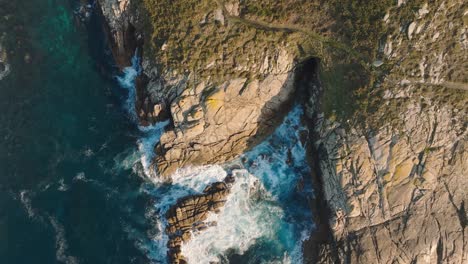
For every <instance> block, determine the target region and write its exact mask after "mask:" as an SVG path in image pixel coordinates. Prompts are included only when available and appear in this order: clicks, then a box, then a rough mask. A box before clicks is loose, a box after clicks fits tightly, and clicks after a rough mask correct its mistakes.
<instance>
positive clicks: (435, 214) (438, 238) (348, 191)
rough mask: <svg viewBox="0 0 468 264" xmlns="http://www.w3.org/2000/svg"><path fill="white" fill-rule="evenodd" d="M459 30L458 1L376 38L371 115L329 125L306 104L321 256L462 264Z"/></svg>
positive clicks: (463, 104) (437, 5)
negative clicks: (325, 234)
mask: <svg viewBox="0 0 468 264" xmlns="http://www.w3.org/2000/svg"><path fill="white" fill-rule="evenodd" d="M403 5H405V3H403V2H401V3H400V6H397V7H395V9H391V10H389V11H388V13H387V14H386V16H385V17H384V19H383V23H384V24H386V25H387V26H388V28H391V25H392V23H395V22H396V21H397V22H396V24H397V25H400V24H399V22H400V21H398V15H399V11H400V10H401V8H403V7H402V6H403ZM466 26H467V25H466V3H465V4H464V3H463V1H436V2H434V3H430V4H428V3H425V4H421V5H420V6H419V8H418V9H417V10H416V12H415V16H414V20H413V21H409V22H408V23H407V27H406V28H399V29H398V30H395V31H393V32H392V31H390V30H389V34H388V36H387V37H386V40H385V42H384V43H382V50H381V51H382V53H381V55H380V56H381V59H382V63H385V64H386V65H383V66H382V67H387V69H386V73H385V75H384V77H383V78H382V79H381V80H380V81H379V82H378V84H377V85H376V87H375V88H374V90H373V91H372V92H371V93H372V94H371V96H372V97H377V98H372V99H371V100H373V101H375V102H374V103H375V104H376V105H374V106H373V107H372V110H371V111H368V112H367V113H366V114H365V115H362V113H360V118H359V119H348V120H346V121H345V122H336V121H335V120H330V119H329V118H326V116H325V115H324V114H323V113H320V111H318V112H317V111H315V112H314V110H312V112H314V113H313V114H312V115H313V118H314V123H313V129H314V130H315V133H316V135H315V137H316V141H315V146H316V150H317V151H318V155H319V167H320V171H321V177H322V180H323V194H324V196H325V197H324V198H325V199H326V200H327V202H328V205H329V207H330V209H331V212H332V213H331V214H332V215H331V225H332V231H333V235H334V242H335V243H336V244H333V243H332V244H328V245H327V246H325V247H324V248H322V251H321V253H322V255H321V257H322V258H321V259H320V262H323V263H333V262H336V261H338V262H340V263H465V262H467V261H468V250H467V249H468V241H467V238H468V230H467V228H466V225H467V212H466V209H465V208H466V207H465V206H466V203H467V202H468V193H467V186H468V177H466V170H467V169H468V162H467V160H468V157H467V146H466V139H467V130H466V127H467V118H466V117H467V105H468V93H467V91H466V89H467V84H466V83H467V79H466V73H465V72H466V61H467V60H466V59H467V58H466V56H467V55H466V54H467V48H468V46H467V41H466ZM312 103H316V102H312ZM370 104H372V103H370ZM358 116H359V115H358Z"/></svg>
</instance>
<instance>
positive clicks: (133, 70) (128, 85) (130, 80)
mask: <svg viewBox="0 0 468 264" xmlns="http://www.w3.org/2000/svg"><path fill="white" fill-rule="evenodd" d="M137 53H138V52H135V55H134V56H133V58H132V66H130V67H126V68H124V69H123V75H122V76H117V81H118V82H119V84H120V87H122V88H124V89H126V90H127V92H128V97H127V99H126V100H125V109H126V110H127V112H128V114H129V115H130V117H131V118H132V120H133V121H137V120H138V118H137V113H136V112H135V101H136V91H135V80H136V78H137V77H138V75H139V74H140V73H141V67H140V59H139V58H138V55H137Z"/></svg>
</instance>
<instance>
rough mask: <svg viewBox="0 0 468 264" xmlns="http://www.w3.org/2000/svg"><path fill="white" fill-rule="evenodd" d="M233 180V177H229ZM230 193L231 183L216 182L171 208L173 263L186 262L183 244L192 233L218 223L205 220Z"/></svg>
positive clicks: (169, 227) (216, 211) (170, 258)
mask: <svg viewBox="0 0 468 264" xmlns="http://www.w3.org/2000/svg"><path fill="white" fill-rule="evenodd" d="M229 181H230V182H232V181H233V180H232V179H229ZM228 194H229V184H227V183H226V182H215V183H213V184H211V185H209V186H207V187H206V188H205V190H204V191H203V193H202V194H199V195H193V196H189V197H185V198H183V199H180V200H179V201H177V204H176V205H174V206H173V207H171V208H170V209H169V211H168V212H167V215H166V218H167V222H168V226H167V228H166V233H167V234H168V236H169V242H168V244H167V246H168V258H169V260H170V262H171V263H179V264H180V263H186V260H185V259H184V257H183V256H182V255H181V245H182V243H183V242H184V241H187V240H189V239H190V238H191V236H192V233H196V232H202V231H203V230H205V229H206V228H208V227H209V226H213V225H215V224H216V223H212V222H205V220H206V219H207V218H208V216H209V214H210V213H218V212H219V210H220V209H221V208H222V207H223V206H224V204H225V202H226V199H227V196H228Z"/></svg>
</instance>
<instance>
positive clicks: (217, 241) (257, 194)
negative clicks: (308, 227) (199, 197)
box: [182, 170, 284, 264]
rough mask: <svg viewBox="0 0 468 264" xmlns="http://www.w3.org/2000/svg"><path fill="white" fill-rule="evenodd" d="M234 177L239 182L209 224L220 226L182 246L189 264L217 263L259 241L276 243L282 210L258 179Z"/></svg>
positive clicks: (240, 173)
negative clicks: (229, 251)
mask: <svg viewBox="0 0 468 264" xmlns="http://www.w3.org/2000/svg"><path fill="white" fill-rule="evenodd" d="M233 174H234V177H235V179H236V181H235V183H234V185H233V186H232V189H231V193H230V195H229V196H228V197H227V202H226V204H225V205H224V207H223V209H222V210H221V212H220V213H219V214H211V216H210V218H209V219H208V220H207V221H208V222H209V221H216V223H217V224H216V225H215V226H212V227H209V228H208V229H206V230H204V231H202V232H200V233H197V234H193V238H192V239H190V240H189V241H188V242H187V243H184V244H183V246H182V255H183V256H185V257H186V258H187V260H188V262H189V263H200V264H201V263H210V262H218V261H220V259H219V256H220V255H223V254H224V253H225V252H226V251H227V250H228V249H231V250H235V251H236V252H237V253H239V254H242V253H244V252H245V251H246V250H247V249H249V247H251V246H252V245H254V244H255V242H256V240H257V239H259V238H265V239H275V235H276V234H275V233H276V232H275V231H276V230H277V229H278V226H277V225H278V224H279V223H280V221H281V220H280V219H281V218H282V217H283V216H284V212H283V210H282V209H281V208H280V207H279V206H277V205H275V203H274V201H273V200H271V197H270V195H269V194H268V193H267V192H265V190H264V188H263V186H262V184H261V183H260V181H259V180H258V178H256V177H255V176H253V175H251V174H249V173H248V172H247V171H246V170H236V171H234V172H233ZM258 199H261V202H259V200H258Z"/></svg>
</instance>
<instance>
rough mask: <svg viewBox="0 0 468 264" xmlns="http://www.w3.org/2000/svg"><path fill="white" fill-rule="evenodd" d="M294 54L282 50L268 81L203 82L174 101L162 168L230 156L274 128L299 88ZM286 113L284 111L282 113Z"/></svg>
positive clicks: (163, 143) (159, 150)
mask: <svg viewBox="0 0 468 264" xmlns="http://www.w3.org/2000/svg"><path fill="white" fill-rule="evenodd" d="M293 64H294V62H293V59H292V57H291V56H289V54H288V53H287V52H286V51H284V50H280V51H278V54H277V62H276V63H275V64H273V65H271V66H270V69H269V70H270V72H269V74H268V75H266V77H265V78H264V79H263V80H259V79H253V80H252V79H250V80H249V79H247V78H236V79H231V80H229V81H226V82H224V83H223V84H221V85H219V86H212V84H210V82H209V81H202V82H200V83H199V84H198V85H197V86H195V87H193V88H188V89H185V90H184V91H183V92H182V93H181V94H180V95H179V96H177V98H175V99H174V101H173V102H172V104H171V109H170V111H171V116H172V120H173V129H171V130H169V131H167V132H166V133H164V134H163V135H162V137H161V141H160V144H159V145H158V147H157V150H156V151H157V154H158V155H157V158H156V164H157V167H158V169H159V173H161V174H164V175H168V174H170V173H171V172H173V171H174V170H175V169H177V168H181V167H184V166H186V165H193V164H195V165H203V164H211V163H217V162H223V161H227V160H229V159H232V158H233V157H235V156H237V155H239V154H240V153H242V152H243V151H245V150H246V149H248V148H249V146H252V145H254V144H256V143H258V142H259V141H260V140H262V139H263V138H265V136H267V135H268V134H269V133H271V131H273V130H274V128H275V126H276V125H277V123H278V122H280V121H281V119H282V117H283V116H284V113H285V112H286V111H287V109H288V108H287V107H286V106H287V105H288V103H290V102H291V99H292V96H293V93H294V71H293ZM282 112H283V113H282Z"/></svg>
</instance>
